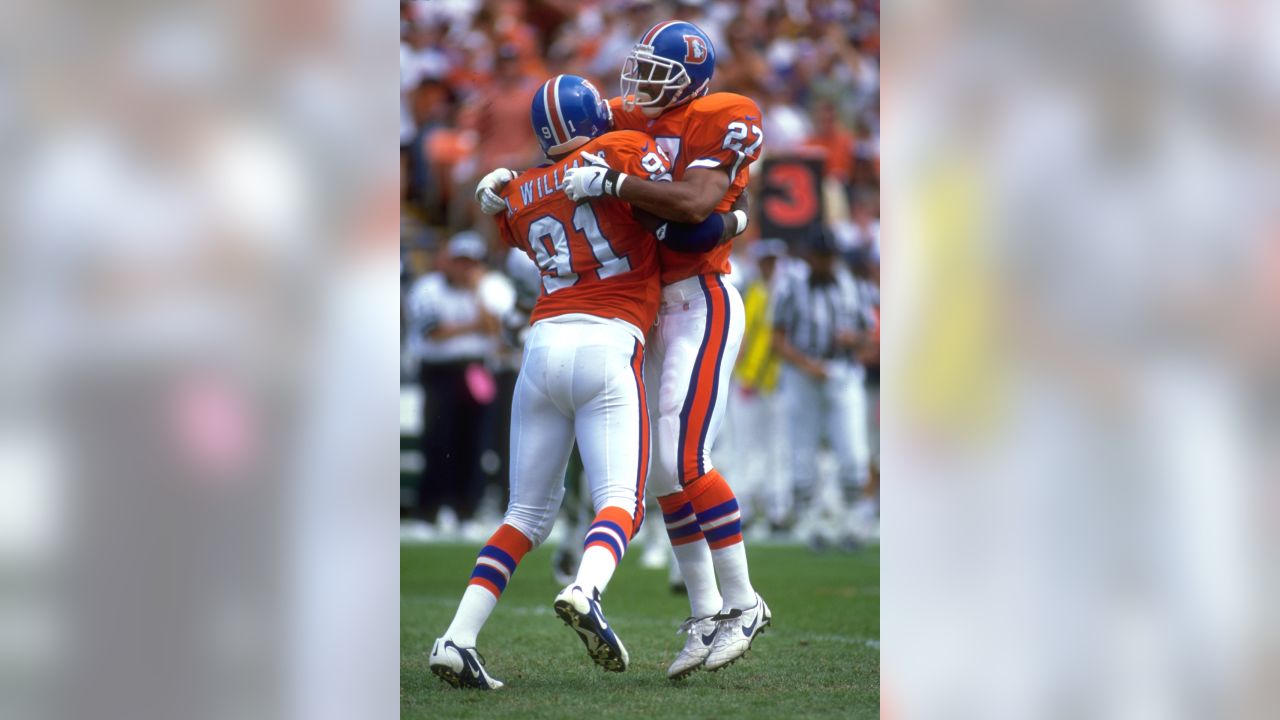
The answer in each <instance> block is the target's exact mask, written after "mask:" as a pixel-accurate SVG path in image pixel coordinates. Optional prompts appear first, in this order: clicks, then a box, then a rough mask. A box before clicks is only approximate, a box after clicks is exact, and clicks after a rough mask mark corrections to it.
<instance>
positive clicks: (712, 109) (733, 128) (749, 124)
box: [609, 92, 764, 285]
mask: <svg viewBox="0 0 1280 720" xmlns="http://www.w3.org/2000/svg"><path fill="white" fill-rule="evenodd" d="M609 106H610V109H611V110H612V111H613V127H614V129H615V130H638V131H640V132H644V133H646V134H648V135H652V136H653V138H654V139H655V140H656V141H657V142H658V145H659V146H660V147H661V148H662V149H663V151H665V153H666V155H667V157H668V158H669V159H670V160H671V168H672V173H671V176H672V179H673V180H675V181H677V182H679V181H681V180H684V179H685V175H686V173H687V172H688V171H689V170H690V169H696V168H710V169H718V170H721V171H723V172H727V173H728V175H729V188H728V190H726V191H725V193H724V195H723V196H721V199H720V201H719V202H718V203H716V205H715V207H714V212H717V213H722V212H728V211H729V210H730V209H731V208H732V207H733V203H734V201H735V200H737V199H738V196H739V195H741V194H742V192H743V191H744V190H745V189H746V188H747V184H748V183H749V182H750V181H751V170H750V166H751V163H753V162H755V160H756V159H757V158H758V157H760V150H761V147H762V146H763V145H764V132H763V131H762V130H761V129H760V128H761V126H762V125H763V122H762V120H763V117H762V115H761V113H760V108H759V107H758V106H757V105H756V103H755V101H754V100H752V99H751V98H748V97H744V96H742V95H738V94H736V93H726V92H721V93H712V94H710V95H704V96H702V97H700V98H696V99H694V100H692V101H690V102H687V103H685V104H683V105H680V106H679V107H675V108H672V109H670V110H667V111H666V112H664V113H662V114H661V115H659V116H658V117H656V118H653V117H649V116H647V115H646V114H645V113H644V108H642V107H634V108H632V109H631V110H627V109H626V108H625V106H624V100H623V98H620V97H617V98H613V99H612V100H610V101H609ZM609 165H610V167H612V168H613V169H615V170H620V171H621V172H626V171H625V170H621V168H619V167H617V166H615V165H614V164H613V163H612V162H610V163H609ZM674 219H679V218H674ZM693 219H697V218H693ZM732 249H733V244H732V242H726V243H722V244H720V245H717V246H716V247H714V248H712V249H711V250H709V251H707V252H705V253H688V252H679V251H677V250H673V249H671V248H669V247H666V246H665V245H664V246H662V247H660V248H659V250H658V253H659V259H660V262H661V264H662V284H663V285H669V284H671V283H674V282H677V281H679V280H684V279H685V278H690V277H693V276H695V275H703V274H706V273H717V274H721V275H727V274H728V273H729V253H730V252H731V251H732Z"/></svg>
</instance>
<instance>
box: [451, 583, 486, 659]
mask: <svg viewBox="0 0 1280 720" xmlns="http://www.w3.org/2000/svg"><path fill="white" fill-rule="evenodd" d="M497 604H498V598H497V597H495V596H494V594H493V593H491V592H489V591H488V590H487V589H485V588H483V587H480V586H479V585H468V586H467V590H466V592H464V593H462V602H460V603H458V612H457V613H456V614H455V615H454V616H453V622H452V623H449V629H448V630H445V631H444V637H445V639H446V640H452V641H454V642H455V643H457V644H458V646H459V647H475V646H476V635H477V634H478V633H479V632H480V628H482V627H484V622H485V621H486V620H488V619H489V613H491V612H493V608H494V607H495V606H496V605H497Z"/></svg>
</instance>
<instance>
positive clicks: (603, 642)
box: [554, 585, 628, 672]
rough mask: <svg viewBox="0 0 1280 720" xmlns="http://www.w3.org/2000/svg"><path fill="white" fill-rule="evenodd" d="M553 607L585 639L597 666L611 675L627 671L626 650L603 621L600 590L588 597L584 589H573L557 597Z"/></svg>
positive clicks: (583, 641) (566, 590)
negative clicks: (611, 673)
mask: <svg viewBox="0 0 1280 720" xmlns="http://www.w3.org/2000/svg"><path fill="white" fill-rule="evenodd" d="M554 607H555V611H556V615H559V616H560V619H561V620H563V621H564V624H565V625H568V626H569V627H570V628H572V629H573V631H574V632H576V633H578V637H580V638H582V644H583V645H586V646H587V654H588V655H590V656H591V659H592V660H594V661H595V663H596V664H597V665H599V666H600V667H602V668H604V669H605V670H608V671H609V672H622V671H624V670H626V669H627V662H628V658H627V649H626V648H625V647H623V646H622V641H621V640H619V639H618V636H617V635H616V634H614V632H613V628H611V627H609V623H608V622H606V621H605V619H604V612H603V611H602V610H601V609H600V591H599V590H594V591H593V592H592V594H591V595H590V596H588V595H587V591H586V590H583V589H582V587H581V586H578V585H570V586H569V587H567V588H565V589H564V590H561V591H560V594H559V595H557V596H556V602H555V606H554Z"/></svg>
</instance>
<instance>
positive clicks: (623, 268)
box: [495, 131, 669, 338]
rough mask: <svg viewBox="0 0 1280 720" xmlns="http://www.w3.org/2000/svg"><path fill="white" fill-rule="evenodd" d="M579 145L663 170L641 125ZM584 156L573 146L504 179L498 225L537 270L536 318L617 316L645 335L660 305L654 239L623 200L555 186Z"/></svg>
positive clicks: (625, 163) (647, 169) (638, 169)
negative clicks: (571, 194)
mask: <svg viewBox="0 0 1280 720" xmlns="http://www.w3.org/2000/svg"><path fill="white" fill-rule="evenodd" d="M579 149H581V150H582V151H585V152H589V153H592V154H595V155H600V156H604V157H607V158H609V162H610V163H616V164H617V165H618V166H619V167H627V168H630V170H629V171H628V172H629V173H632V174H637V175H640V176H642V177H646V178H652V179H659V178H663V177H665V176H667V174H668V171H669V169H668V167H667V163H666V161H665V160H664V159H663V157H662V153H661V151H660V150H659V149H658V146H657V144H656V143H654V141H653V139H652V138H650V137H648V136H647V135H645V134H643V133H639V132H634V131H622V132H611V133H606V134H604V135H601V136H599V137H596V138H594V139H592V140H590V141H589V142H587V143H585V144H584V145H582V146H581V147H580V148H579ZM582 164H583V161H582V160H581V159H580V158H579V157H578V155H577V153H571V154H570V155H568V156H566V157H564V158H563V159H561V160H559V161H557V162H551V163H548V164H546V165H542V166H540V167H536V168H532V169H530V170H527V171H525V172H523V173H521V174H520V175H519V176H518V177H517V178H516V179H515V180H513V181H512V182H510V183H508V184H507V186H506V188H504V190H503V192H502V193H501V197H502V198H503V199H504V200H505V201H506V203H507V207H508V210H507V212H506V213H505V214H500V215H497V216H495V219H496V220H497V222H498V229H499V233H500V234H501V236H502V238H503V240H504V241H506V242H507V243H508V244H510V245H512V246H514V247H517V248H520V249H521V250H523V251H524V252H525V253H527V254H528V255H529V256H530V257H532V258H533V259H534V262H536V263H537V265H538V268H539V269H540V270H541V272H542V294H541V296H540V297H539V298H538V301H537V303H536V304H535V305H534V308H533V315H532V317H531V320H532V321H533V322H534V323H536V322H538V321H539V320H543V319H546V318H550V317H555V316H559V315H566V314H571V313H585V314H588V315H593V316H597V317H602V318H616V319H618V320H623V321H625V322H627V323H629V324H630V325H631V326H633V327H634V328H635V329H636V330H637V331H638V333H639V335H638V337H640V338H643V336H644V334H645V333H647V332H648V331H649V328H650V327H652V326H653V323H654V319H655V318H656V317H657V313H658V300H659V297H658V296H659V292H660V289H659V266H658V244H657V242H656V241H655V239H654V235H653V232H652V231H651V230H649V229H648V228H646V227H645V226H644V225H643V224H642V223H641V222H640V221H639V220H637V219H636V218H635V217H634V216H633V214H632V209H631V206H630V205H628V204H626V203H625V202H622V201H621V200H614V199H610V200H609V201H607V202H596V203H582V204H580V205H579V204H575V203H574V202H573V201H572V200H570V199H569V198H568V197H567V196H565V194H564V193H562V192H559V189H558V186H559V184H560V180H561V178H562V177H563V176H564V171H565V170H566V169H567V168H570V167H579V166H581V165H582Z"/></svg>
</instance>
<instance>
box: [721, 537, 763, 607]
mask: <svg viewBox="0 0 1280 720" xmlns="http://www.w3.org/2000/svg"><path fill="white" fill-rule="evenodd" d="M711 560H712V562H713V563H714V564H715V569H716V577H717V578H719V580H720V591H721V592H722V593H723V594H724V607H723V609H724V610H732V609H735V608H736V609H740V610H746V609H747V608H749V607H752V606H754V605H755V604H756V591H755V588H753V587H751V577H750V575H749V574H748V572H747V547H746V545H744V544H743V543H740V542H736V543H734V544H732V545H729V546H728V547H722V548H720V549H719V550H712V551H711Z"/></svg>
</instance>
